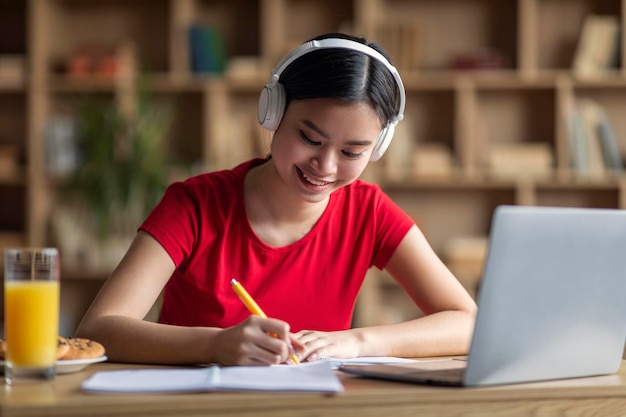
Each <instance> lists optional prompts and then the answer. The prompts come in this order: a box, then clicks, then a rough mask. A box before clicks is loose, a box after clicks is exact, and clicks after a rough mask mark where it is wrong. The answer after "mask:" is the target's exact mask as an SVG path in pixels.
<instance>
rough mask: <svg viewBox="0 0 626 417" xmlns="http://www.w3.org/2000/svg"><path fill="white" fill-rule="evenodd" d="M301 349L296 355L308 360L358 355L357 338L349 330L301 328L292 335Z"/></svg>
mask: <svg viewBox="0 0 626 417" xmlns="http://www.w3.org/2000/svg"><path fill="white" fill-rule="evenodd" d="M293 338H294V339H295V340H297V341H298V342H299V343H300V344H301V345H302V346H303V349H298V356H299V357H300V358H301V359H302V360H304V361H308V362H313V361H316V360H317V359H319V358H321V357H333V358H343V359H346V358H355V357H357V356H359V340H358V338H357V337H356V335H355V334H354V332H352V331H350V330H343V331H337V332H320V331H314V330H302V331H299V332H298V333H295V334H294V335H293Z"/></svg>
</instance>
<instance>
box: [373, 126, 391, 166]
mask: <svg viewBox="0 0 626 417" xmlns="http://www.w3.org/2000/svg"><path fill="white" fill-rule="evenodd" d="M396 123H397V122H391V123H389V124H388V125H387V126H385V127H384V128H383V130H381V132H380V134H379V135H378V139H377V140H376V144H374V149H373V150H372V154H371V155H370V161H378V160H379V159H380V158H381V157H382V156H383V154H384V153H385V151H386V150H387V148H388V147H389V144H390V143H391V139H393V133H394V132H395V130H396Z"/></svg>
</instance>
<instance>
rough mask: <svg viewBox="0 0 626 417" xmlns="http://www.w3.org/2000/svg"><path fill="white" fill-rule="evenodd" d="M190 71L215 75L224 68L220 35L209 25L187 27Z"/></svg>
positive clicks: (223, 51)
mask: <svg viewBox="0 0 626 417" xmlns="http://www.w3.org/2000/svg"><path fill="white" fill-rule="evenodd" d="M189 47H190V51H191V54H190V55H191V62H190V66H191V70H192V71H193V72H195V73H199V74H217V73H222V72H224V69H225V68H226V56H225V47H224V40H223V38H222V34H221V33H220V32H219V31H218V30H217V29H215V28H213V27H211V26H209V25H203V24H194V25H191V26H190V27H189Z"/></svg>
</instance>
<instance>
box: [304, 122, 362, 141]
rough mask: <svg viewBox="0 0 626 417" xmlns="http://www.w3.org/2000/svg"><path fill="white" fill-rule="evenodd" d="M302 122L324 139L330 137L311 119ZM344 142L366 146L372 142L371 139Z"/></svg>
mask: <svg viewBox="0 0 626 417" xmlns="http://www.w3.org/2000/svg"><path fill="white" fill-rule="evenodd" d="M302 124H304V125H305V126H306V127H308V128H309V129H311V130H314V131H315V132H316V133H317V134H318V135H320V136H322V137H323V138H324V139H330V135H328V133H326V132H324V131H323V130H322V129H320V128H319V127H318V126H317V125H316V124H315V123H313V122H312V121H310V120H303V121H302ZM346 144H347V145H350V146H368V145H371V144H372V141H371V140H351V141H349V142H347V143H346Z"/></svg>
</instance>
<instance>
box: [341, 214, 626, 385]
mask: <svg viewBox="0 0 626 417" xmlns="http://www.w3.org/2000/svg"><path fill="white" fill-rule="evenodd" d="M477 302H478V315H477V318H476V325H475V328H474V334H473V338H472V343H471V347H470V352H469V355H468V357H467V361H464V360H441V361H434V362H417V363H413V364H402V365H361V366H359V365H344V366H341V367H340V368H339V369H341V370H342V371H344V372H348V373H352V374H357V375H361V376H366V377H372V378H383V379H390V380H396V381H405V382H414V383H429V384H440V385H453V386H483V385H497V384H512V383H521V382H532V381H544V380H553V379H564V378H576V377H584V376H594V375H604V374H611V373H614V372H616V371H617V370H618V368H619V366H620V364H621V360H622V355H623V352H624V343H625V342H626V210H617V209H583V208H562V207H522V206H499V207H498V208H497V209H496V210H495V212H494V216H493V221H492V224H491V232H490V243H489V251H488V255H487V260H486V263H485V268H484V272H483V277H482V280H481V284H480V290H479V293H478V301H477Z"/></svg>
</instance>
